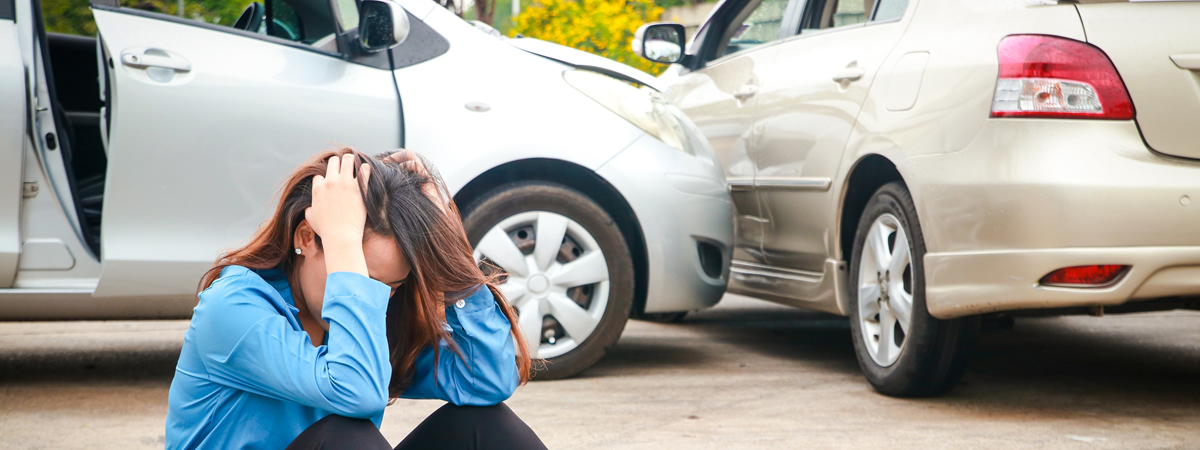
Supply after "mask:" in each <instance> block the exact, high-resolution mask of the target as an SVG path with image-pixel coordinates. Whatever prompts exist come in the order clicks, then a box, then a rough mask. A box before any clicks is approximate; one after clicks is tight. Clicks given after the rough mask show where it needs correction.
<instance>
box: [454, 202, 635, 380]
mask: <svg viewBox="0 0 1200 450" xmlns="http://www.w3.org/2000/svg"><path fill="white" fill-rule="evenodd" d="M463 217H464V219H463V226H464V227H465V228H466V232H467V238H468V239H469V240H470V242H471V246H472V248H474V249H475V258H476V260H478V261H481V265H482V266H481V267H484V268H485V269H489V270H495V269H494V268H495V267H499V268H501V269H502V270H504V272H506V274H507V275H506V277H505V278H504V283H502V285H501V286H500V287H501V289H502V290H503V291H504V293H505V297H508V301H509V303H510V304H512V305H513V307H514V308H515V309H516V310H517V312H518V314H519V315H523V316H524V317H525V318H523V319H518V320H519V321H520V326H521V329H522V331H523V332H524V333H525V336H526V340H527V341H528V342H529V345H530V347H532V348H535V349H536V351H535V354H536V356H538V358H536V359H538V360H540V361H535V363H534V369H535V374H534V379H536V380H555V379H560V378H566V377H570V376H572V375H575V374H578V373H579V372H582V371H584V370H585V369H587V368H588V367H591V366H592V365H593V364H595V363H596V361H598V360H600V358H601V357H603V356H604V354H605V353H607V352H608V349H610V348H612V346H613V345H614V344H616V342H617V339H618V338H620V337H621V332H622V331H624V329H625V322H626V321H627V320H628V319H629V311H630V307H631V306H632V305H633V295H634V278H633V259H632V257H631V256H630V252H629V247H628V245H627V244H626V243H625V238H624V237H623V235H622V234H621V231H620V229H618V227H617V224H616V223H615V222H614V221H613V219H612V217H611V216H609V215H608V213H607V212H605V211H604V209H602V208H601V207H600V206H599V205H597V204H596V202H594V201H592V200H591V199H590V198H588V197H587V196H585V195H583V194H581V193H579V192H578V191H576V190H574V189H571V188H568V187H566V186H562V185H558V184H553V183H544V182H525V183H513V184H507V185H503V186H500V187H498V188H496V189H494V190H492V191H491V192H489V193H488V194H486V195H484V196H483V197H482V198H480V199H478V200H477V201H475V202H472V204H471V205H468V207H467V208H466V209H464V211H463ZM539 231H541V232H542V233H541V234H539ZM545 233H550V234H545ZM559 233H561V234H562V235H563V237H562V239H561V241H559V240H558V234H559ZM541 236H548V237H546V238H545V239H546V241H544V242H541V243H539V242H538V241H539V238H540V237H541ZM505 242H508V243H511V244H512V246H511V247H509V246H508V244H506V243H505ZM539 245H544V247H539ZM555 245H557V247H556V246H555ZM513 250H516V251H519V252H520V254H519V256H518V255H517V254H514V253H512V251H513ZM598 258H599V259H598ZM485 261H486V262H485ZM601 261H602V263H601ZM488 263H491V264H488ZM572 263H578V264H576V265H573V266H570V267H568V266H569V265H570V264H572ZM601 272H604V273H603V274H602V273H601ZM538 277H544V278H541V279H539V278H538ZM572 305H574V307H573V306H572ZM575 307H578V310H577V309H575ZM581 311H582V312H583V313H585V314H586V315H587V316H586V317H585V316H583V315H580V312H581ZM530 314H535V315H536V317H539V318H541V320H540V321H538V320H536V319H530V318H529V317H534V316H530ZM593 326H594V328H593ZM589 328H590V330H589ZM585 331H586V333H585ZM581 336H582V338H581Z"/></svg>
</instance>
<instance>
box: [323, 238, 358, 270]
mask: <svg viewBox="0 0 1200 450" xmlns="http://www.w3.org/2000/svg"><path fill="white" fill-rule="evenodd" d="M347 234H348V233H347ZM321 244H322V247H323V248H322V250H323V251H324V252H325V271H326V273H328V274H332V273H337V272H350V273H357V274H359V275H363V276H367V258H366V256H364V254H363V237H362V233H359V234H358V236H357V237H356V236H336V237H332V236H331V237H330V238H325V237H322V238H321Z"/></svg>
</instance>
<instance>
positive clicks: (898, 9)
mask: <svg viewBox="0 0 1200 450" xmlns="http://www.w3.org/2000/svg"><path fill="white" fill-rule="evenodd" d="M875 1H876V5H875V17H872V18H871V22H891V21H893V20H900V18H901V17H904V10H905V9H907V8H908V0H875Z"/></svg>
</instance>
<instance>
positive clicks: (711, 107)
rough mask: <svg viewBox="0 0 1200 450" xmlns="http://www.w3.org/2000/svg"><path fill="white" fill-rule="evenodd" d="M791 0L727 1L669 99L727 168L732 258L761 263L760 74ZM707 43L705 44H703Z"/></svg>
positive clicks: (768, 62) (771, 57) (770, 58)
mask: <svg viewBox="0 0 1200 450" xmlns="http://www.w3.org/2000/svg"><path fill="white" fill-rule="evenodd" d="M787 4H788V0H751V1H749V2H744V3H743V4H742V5H737V4H734V3H728V4H726V6H725V7H722V10H718V11H717V13H716V14H714V16H713V19H712V21H711V22H710V23H709V25H708V26H706V27H705V29H704V30H702V31H701V33H702V35H701V36H700V37H698V38H697V39H703V42H701V43H700V45H699V47H700V50H699V54H698V55H697V57H700V58H702V59H703V60H704V62H703V65H702V67H701V68H699V69H697V70H695V71H692V72H688V73H685V74H682V75H680V76H679V79H678V80H676V81H675V82H674V83H672V85H671V89H670V90H669V91H668V93H667V96H668V99H669V100H670V101H671V102H672V103H674V104H675V105H676V106H678V107H679V108H680V109H682V110H683V111H684V112H685V113H687V115H688V117H690V118H691V119H692V121H693V122H695V123H696V125H697V126H698V127H700V130H701V131H702V132H703V133H704V135H705V136H706V137H707V138H708V139H709V142H711V143H712V146H713V150H714V151H716V154H717V159H718V160H720V162H721V166H722V167H723V168H724V169H725V178H726V180H728V182H729V186H730V190H731V197H732V199H733V206H734V214H735V216H736V217H735V220H734V223H735V224H736V227H735V228H736V231H735V233H736V236H735V239H734V240H735V243H734V247H735V248H734V255H733V258H734V259H737V260H752V261H761V260H762V258H761V251H760V243H761V241H762V231H763V228H762V223H763V219H762V217H761V216H762V213H761V211H760V209H759V205H758V199H757V197H756V195H755V193H754V191H753V183H754V164H753V163H752V162H751V160H750V152H749V149H750V147H751V146H752V145H753V142H752V137H753V136H752V133H751V130H750V128H751V127H750V126H751V123H752V122H753V120H754V115H755V105H756V104H757V102H758V95H757V94H758V90H759V89H760V87H761V86H762V80H761V79H762V74H763V73H764V72H765V71H766V70H767V69H768V68H769V67H770V65H771V62H772V61H773V60H774V59H775V53H776V50H777V46H775V45H769V44H770V43H772V42H775V41H777V40H778V38H779V31H780V27H781V24H782V21H783V18H784V11H785V10H786V9H787ZM705 44H707V45H705Z"/></svg>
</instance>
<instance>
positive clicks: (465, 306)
mask: <svg viewBox="0 0 1200 450" xmlns="http://www.w3.org/2000/svg"><path fill="white" fill-rule="evenodd" d="M495 306H496V298H495V297H493V296H492V291H491V290H489V289H488V287H487V286H479V287H478V288H477V289H476V290H475V292H472V293H471V295H468V296H467V297H466V298H463V299H461V300H458V301H456V302H454V303H451V304H447V305H446V311H447V312H449V311H454V314H446V319H447V320H449V319H450V317H451V316H457V315H460V314H471V313H476V312H479V311H486V310H489V309H491V308H493V307H495Z"/></svg>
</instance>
